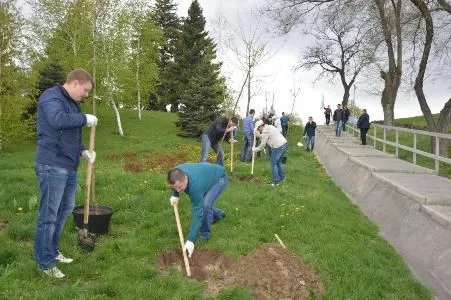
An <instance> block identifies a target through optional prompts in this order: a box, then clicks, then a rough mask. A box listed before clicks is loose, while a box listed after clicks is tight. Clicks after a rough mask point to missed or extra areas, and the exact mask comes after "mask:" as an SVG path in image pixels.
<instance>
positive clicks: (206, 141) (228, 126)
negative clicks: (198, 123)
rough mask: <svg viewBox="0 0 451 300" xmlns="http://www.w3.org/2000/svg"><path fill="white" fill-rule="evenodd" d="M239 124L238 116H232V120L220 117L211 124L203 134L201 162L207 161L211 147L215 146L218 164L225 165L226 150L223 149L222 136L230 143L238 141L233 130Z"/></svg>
mask: <svg viewBox="0 0 451 300" xmlns="http://www.w3.org/2000/svg"><path fill="white" fill-rule="evenodd" d="M237 124H238V118H237V117H232V118H231V119H230V120H229V119H228V118H226V117H219V118H217V119H216V120H214V121H213V122H212V123H211V124H210V127H208V129H207V130H206V131H205V132H204V133H203V134H202V136H201V140H202V153H201V156H200V161H201V162H206V161H207V158H208V152H210V149H211V148H213V150H214V151H215V153H216V164H218V165H220V166H223V165H224V150H222V147H221V141H222V138H224V139H225V140H226V141H228V142H229V143H235V142H236V141H235V140H234V139H233V138H232V136H231V132H232V131H234V130H235V129H236V125H237Z"/></svg>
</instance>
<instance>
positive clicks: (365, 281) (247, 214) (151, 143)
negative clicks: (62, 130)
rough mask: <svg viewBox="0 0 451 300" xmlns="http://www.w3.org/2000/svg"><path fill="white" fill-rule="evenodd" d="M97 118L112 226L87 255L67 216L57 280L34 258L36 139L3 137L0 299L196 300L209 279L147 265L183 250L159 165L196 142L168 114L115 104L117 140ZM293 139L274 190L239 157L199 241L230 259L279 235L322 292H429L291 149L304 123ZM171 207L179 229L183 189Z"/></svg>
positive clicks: (102, 183)
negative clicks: (218, 212) (219, 216)
mask: <svg viewBox="0 0 451 300" xmlns="http://www.w3.org/2000/svg"><path fill="white" fill-rule="evenodd" d="M98 115H99V126H98V127H97V133H96V151H97V161H96V198H97V201H98V202H99V203H100V204H104V205H108V206H111V207H112V208H114V210H115V213H114V215H113V218H112V221H111V230H110V233H109V234H108V235H106V236H102V237H101V238H100V239H99V240H98V243H97V246H96V249H95V251H94V252H91V253H85V252H83V250H81V249H80V248H79V247H78V246H77V237H76V230H75V224H74V222H73V220H72V219H70V220H69V221H68V223H67V224H66V228H65V231H64V234H63V238H62V241H61V249H62V250H63V252H64V253H65V254H67V255H68V256H70V257H73V258H74V259H75V261H74V262H73V263H72V264H71V265H63V266H61V269H62V271H63V272H64V273H65V274H66V276H67V277H66V278H65V279H63V280H52V279H50V278H48V277H46V276H45V275H43V274H42V273H41V272H40V271H39V270H38V268H37V267H36V265H35V262H34V261H33V248H32V247H33V235H34V227H35V219H36V210H37V207H36V205H37V203H36V201H37V193H38V187H37V184H36V178H35V175H34V173H33V159H34V150H35V146H34V142H32V141H31V142H30V141H16V142H14V143H9V144H7V145H6V146H5V151H3V152H0V220H8V221H9V224H8V225H7V227H6V228H5V229H3V230H1V231H0V245H1V247H0V299H204V298H205V296H204V292H205V289H206V284H205V283H201V282H195V281H193V280H188V279H186V278H185V277H184V276H183V274H181V273H179V272H177V271H173V272H171V273H170V274H169V275H161V274H160V273H159V272H158V268H157V266H156V263H155V258H156V256H157V255H158V254H159V253H160V252H161V251H164V250H167V249H170V248H175V249H176V248H179V247H180V244H179V239H178V235H177V229H176V224H175V218H174V215H173V210H172V208H171V206H170V205H169V200H168V199H169V196H170V191H169V189H168V186H167V184H166V174H165V170H166V168H167V167H168V166H172V165H173V164H176V163H178V162H179V161H180V160H188V161H197V160H198V159H199V157H200V143H199V141H198V140H196V139H182V138H180V137H178V136H177V135H176V133H177V130H178V129H177V128H176V127H175V121H176V115H174V114H168V113H160V112H144V113H143V118H142V120H141V121H139V120H137V113H136V112H135V111H127V110H122V111H121V117H122V122H123V129H124V132H125V136H119V135H118V134H117V129H116V124H115V116H114V114H113V113H112V111H111V110H106V109H105V110H101V111H100V112H99V114H98ZM88 133H89V131H88V130H86V131H85V136H84V138H85V140H86V141H87V139H88ZM289 135H290V136H289V144H290V146H289V150H288V164H287V165H286V173H287V179H286V181H285V182H284V183H283V184H281V185H280V186H277V187H272V186H270V185H269V184H268V183H269V182H270V168H269V163H268V161H267V160H266V159H265V158H264V157H260V158H258V159H257V160H256V166H255V177H256V179H257V180H260V181H261V182H262V183H261V184H257V183H243V182H240V180H238V179H237V178H238V176H245V175H249V174H250V165H248V164H243V163H240V162H237V163H236V164H235V168H234V172H233V175H232V179H231V182H230V185H229V187H228V188H227V189H226V191H225V193H224V194H223V195H222V196H221V198H220V199H219V200H218V203H217V206H218V207H220V208H222V209H224V210H225V212H226V213H227V217H226V218H225V219H224V220H223V221H221V222H219V223H218V224H215V225H214V228H213V232H212V238H211V240H210V241H209V242H208V243H198V244H196V247H198V248H201V249H202V248H204V249H205V248H208V249H216V250H218V251H221V252H223V253H225V254H226V255H227V256H229V257H230V258H231V259H236V258H237V257H239V256H241V255H246V254H248V253H249V252H251V251H252V250H254V249H256V248H258V247H260V246H261V245H262V244H263V243H267V242H276V241H275V238H274V233H277V234H278V235H279V236H280V238H281V239H282V240H283V241H284V243H285V244H286V245H287V247H288V248H289V249H290V250H291V251H293V252H294V253H296V255H298V256H299V257H302V258H303V259H304V260H305V261H306V262H307V263H308V264H310V265H311V266H312V267H313V268H315V269H316V270H317V271H318V274H319V276H320V278H321V279H322V281H323V282H324V284H325V288H326V291H325V294H324V295H323V296H321V299H359V300H360V299H409V300H413V299H419V300H420V299H421V300H424V299H431V294H430V292H429V290H428V289H427V288H426V287H424V286H423V285H422V284H420V283H419V282H417V281H416V280H415V279H414V278H413V276H412V274H411V272H410V271H409V268H408V267H407V265H406V263H405V262H404V261H403V260H402V259H401V257H400V256H399V255H398V254H397V253H396V251H395V250H394V249H393V248H392V247H391V246H390V245H389V244H388V243H387V242H386V241H385V240H383V239H382V238H381V237H380V235H379V233H378V228H377V226H376V225H374V224H373V223H372V222H371V221H369V219H368V218H367V217H365V216H364V215H363V214H362V212H361V211H360V209H359V208H358V207H357V206H355V205H354V204H353V203H352V202H351V201H350V200H349V199H348V198H347V197H346V196H345V195H344V194H343V193H342V192H341V190H340V189H339V188H338V187H337V186H336V185H335V184H334V183H333V181H332V180H331V179H330V178H329V176H328V175H327V174H326V172H325V170H324V169H323V168H322V167H321V165H320V164H319V163H318V161H317V160H316V159H315V156H314V155H313V154H311V153H309V152H306V151H305V150H304V149H303V148H300V147H296V143H297V142H298V141H299V140H300V137H301V132H300V129H299V128H293V129H292V130H291V131H290V133H289ZM240 147H241V145H239V146H238V147H237V148H240ZM225 148H226V149H225V150H226V154H227V155H228V153H229V147H227V146H225ZM237 152H239V151H235V154H236V155H238V153H237ZM235 161H238V159H237V156H236V157H235ZM85 171H86V163H84V162H83V164H82V165H81V167H80V170H79V192H78V194H77V197H76V202H77V204H82V203H83V201H84V187H85V183H84V180H85V176H86V172H85ZM19 207H21V208H22V211H21V212H19V211H18V208H19ZM179 210H180V213H181V222H182V226H183V228H184V231H185V235H186V233H187V231H188V228H189V223H190V206H189V201H188V199H187V197H186V196H185V195H183V196H182V197H181V199H180V207H179ZM250 297H251V296H250V292H249V291H246V290H244V289H243V288H239V287H236V288H231V289H229V290H226V291H223V292H221V293H220V294H219V295H218V297H217V298H218V299H237V300H238V299H240V300H241V299H250Z"/></svg>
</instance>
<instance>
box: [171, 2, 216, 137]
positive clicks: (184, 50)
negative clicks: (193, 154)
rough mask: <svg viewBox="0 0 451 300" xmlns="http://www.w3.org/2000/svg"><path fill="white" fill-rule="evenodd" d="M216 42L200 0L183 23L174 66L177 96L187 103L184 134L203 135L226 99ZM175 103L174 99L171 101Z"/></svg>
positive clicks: (183, 115) (182, 116)
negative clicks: (210, 35)
mask: <svg viewBox="0 0 451 300" xmlns="http://www.w3.org/2000/svg"><path fill="white" fill-rule="evenodd" d="M215 61H216V45H215V43H214V42H213V40H212V39H211V38H210V37H209V36H208V33H207V32H206V31H205V18H204V17H203V15H202V9H201V7H200V6H199V3H198V2H197V0H194V1H193V2H192V4H191V6H190V8H189V10H188V17H187V18H186V20H185V21H184V23H183V26H182V32H181V36H180V40H179V43H178V48H177V51H176V56H175V63H174V66H173V72H172V74H173V76H174V77H175V79H176V81H177V82H176V85H174V87H175V91H176V94H175V96H176V98H175V99H173V100H175V101H177V102H181V103H183V104H184V105H185V109H184V111H183V112H179V121H178V125H179V126H180V128H181V133H180V135H181V136H185V137H196V136H199V135H200V134H201V133H202V131H203V130H205V128H206V127H207V126H208V124H209V123H210V122H211V121H213V120H214V119H215V118H216V117H217V116H218V115H219V113H220V108H219V106H220V104H221V103H222V102H223V100H224V95H225V88H224V81H223V80H222V78H221V77H220V75H219V73H220V67H221V64H219V63H216V62H215ZM171 103H172V102H171Z"/></svg>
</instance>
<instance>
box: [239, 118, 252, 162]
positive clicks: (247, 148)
mask: <svg viewBox="0 0 451 300" xmlns="http://www.w3.org/2000/svg"><path fill="white" fill-rule="evenodd" d="M254 116H255V110H254V109H250V110H249V114H248V115H247V117H246V118H244V119H243V137H244V142H243V150H242V151H241V157H240V159H241V161H243V162H251V161H252V147H254Z"/></svg>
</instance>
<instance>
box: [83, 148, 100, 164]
mask: <svg viewBox="0 0 451 300" xmlns="http://www.w3.org/2000/svg"><path fill="white" fill-rule="evenodd" d="M81 156H83V158H84V159H86V160H89V162H90V163H91V164H93V163H94V162H95V161H96V152H95V151H92V152H89V150H83V151H82V152H81Z"/></svg>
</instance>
